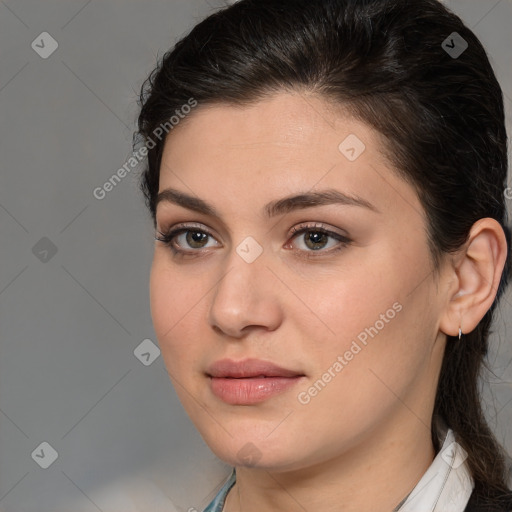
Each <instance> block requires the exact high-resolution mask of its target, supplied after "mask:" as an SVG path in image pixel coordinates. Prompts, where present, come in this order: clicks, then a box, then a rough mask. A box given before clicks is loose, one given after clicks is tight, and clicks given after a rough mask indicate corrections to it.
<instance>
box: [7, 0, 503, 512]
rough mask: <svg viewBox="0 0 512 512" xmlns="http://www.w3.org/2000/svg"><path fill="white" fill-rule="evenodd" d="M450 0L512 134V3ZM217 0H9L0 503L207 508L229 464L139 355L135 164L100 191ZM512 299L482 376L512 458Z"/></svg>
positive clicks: (24, 507) (143, 224)
mask: <svg viewBox="0 0 512 512" xmlns="http://www.w3.org/2000/svg"><path fill="white" fill-rule="evenodd" d="M445 4H447V5H448V6H449V7H451V8H452V9H453V10H455V11H456V12H457V13H458V14H459V15H460V16H461V17H462V18H463V19H464V20H465V21H466V23H467V24H468V25H469V26H470V27H472V28H473V29H474V31H475V32H476V34H477V35H478V36H479V37H480V38H481V40H482V42H483V43H484V46H486V48H487V50H488V52H489V55H490V57H491V59H492V62H493V65H494V68H495V70H496V73H497V75H498V79H499V80H500V82H501V84H502V87H503V90H504V92H505V95H506V100H505V101H506V108H507V123H508V130H509V133H511V132H510V126H511V123H510V119H511V116H510V113H511V111H512V110H511V109H512V101H511V98H512V40H511V33H510V26H511V24H512V1H511V0H500V1H497V0H489V1H487V0H471V1H470V0H458V1H448V2H445ZM221 5H222V2H221V0H217V1H215V0H209V1H206V0H167V1H162V0H146V1H145V2H142V1H141V0H139V1H135V0H125V1H122V2H121V1H120V0H107V1H102V2H100V1H99V0H89V1H88V0H74V1H67V2H64V1H36V0H16V1H14V0H5V1H0V120H1V123H0V240H1V242H0V258H1V260H0V261H1V264H0V350H1V357H0V511H1V512H22V511H23V512H32V511H37V512H59V511H76V512H93V511H98V510H100V511H103V512H114V511H119V512H121V511H122V512H132V511H135V510H137V511H141V510H152V511H153V512H157V511H164V510H165V511H174V510H180V511H185V510H188V509H189V508H191V507H195V508H197V509H198V510H201V508H202V507H204V506H205V505H206V504H207V503H208V502H209V500H210V499H211V498H212V497H213V495H214V494H215V492H216V490H217V489H218V487H219V484H220V483H221V482H222V481H223V479H224V477H225V476H226V475H227V473H228V466H226V465H225V464H224V463H222V462H221V461H219V460H218V459H216V457H215V456H214V455H213V454H212V453H211V452H210V451H209V449H208V447H207V446H206V445H205V444H204V442H203V441H202V439H201V438H200V436H199V434H197V432H196V431H195V428H194V427H193V425H192V424H191V422H190V421H189V420H188V417H187V416H186V415H185V413H184V412H183V410H182V408H181V405H180V404H179V402H178V400H177V397H176V395H175V392H174V390H173V388H172V386H171V384H170V381H169V378H168V375H167V372H166V370H165V367H164V364H163V360H162V357H161V356H160V357H158V358H156V360H154V361H153V362H152V363H151V364H150V365H148V366H146V365H144V364H143V363H142V362H141V361H140V360H139V359H137V358H136V357H135V354H134V351H135V349H136V347H137V346H138V345H139V344H140V343H141V342H142V341H143V340H145V339H150V340H152V341H153V342H154V343H156V338H155V335H154V332H153V328H152V325H151V317H150V311H149V294H148V279H149V269H150V264H151V257H152V247H153V232H152V225H151V222H150V219H149V215H148V214H147V213H146V211H145V207H144V204H143V200H142V197H141V195H140V193H139V191H138V189H137V178H138V172H139V171H140V168H136V169H133V170H132V172H131V173H130V174H129V175H128V176H127V177H126V178H124V180H123V181H122V182H121V183H120V184H118V185H117V186H116V187H115V188H114V190H112V191H111V192H110V193H108V194H107V196H106V197H105V198H104V199H103V200H98V199H96V198H95V197H94V196H93V189H94V188H96V187H101V186H102V184H103V183H104V182H105V181H106V180H108V178H109V177H111V176H112V174H114V173H115V172H116V171H117V169H119V168H120V167H121V166H122V165H123V164H124V163H125V161H126V159H127V157H128V156H129V154H130V152H131V142H132V132H133V129H134V127H135V118H136V114H137V106H136V98H137V93H138V90H139V88H140V85H141V83H142V81H143V80H144V79H145V78H146V76H147V74H148V73H149V72H150V71H151V70H152V69H153V67H154V65H155V63H156V58H157V56H161V55H162V54H163V52H164V51H166V50H167V49H168V48H169V47H170V46H172V44H173V43H174V42H175V41H176V39H177V38H179V37H181V36H182V35H184V34H185V33H186V32H187V31H188V30H189V29H190V28H191V27H192V26H193V25H194V24H195V23H197V22H198V21H199V20H200V19H202V18H203V17H204V16H205V15H207V14H209V13H211V12H213V11H214V10H215V9H217V8H218V7H219V6H221ZM45 31H46V32H49V33H50V34H51V36H52V37H53V38H54V39H55V40H56V41H57V42H58V48H57V50H56V51H55V52H54V53H53V54H52V55H51V56H49V57H48V58H46V59H43V58H42V57H40V56H39V54H38V53H36V51H35V50H34V49H33V48H32V47H31V44H32V42H33V41H34V40H36V42H37V41H40V38H38V36H39V35H40V34H41V33H42V32H45ZM46 41H47V40H46ZM47 42H48V41H47ZM45 48H46V49H48V48H49V46H48V45H47V44H46V43H45ZM461 136H463V135H461ZM511 182H512V181H511ZM41 239H43V240H42V241H41ZM49 241H51V242H49ZM53 246H54V247H55V248H56V251H57V252H56V253H55V254H52V250H51V249H52V247H53ZM34 247H35V249H34ZM44 250H47V251H49V252H47V253H44ZM45 260H46V261H45ZM511 310H512V295H511V293H510V292H508V293H507V294H506V296H505V297H504V299H503V301H502V305H501V308H500V309H499V311H498V315H497V321H496V323H495V332H494V334H493V337H492V343H491V353H490V357H489V362H490V365H491V368H492V372H491V373H489V374H488V375H487V377H486V380H485V382H483V389H484V393H485V394H486V396H488V397H489V403H490V404H491V405H490V408H489V411H488V416H489V418H490V421H491V424H492V426H493V428H494V429H495V431H496V433H497V435H498V438H499V439H500V441H501V442H503V443H504V444H505V445H506V447H507V449H508V451H509V452H511V451H512V385H511V382H512V365H511V364H510V363H511V361H512V348H511V345H512V344H511V343H510V339H511V337H510V325H511V323H510V317H511V315H510V312H511ZM42 442H48V443H49V444H50V445H51V446H52V447H53V448H54V449H55V450H56V451H57V452H58V458H57V459H56V460H55V462H54V463H53V464H52V465H51V466H50V467H48V468H47V469H43V468H41V467H40V466H39V465H38V463H36V461H37V460H38V459H37V457H36V456H32V454H33V452H34V450H36V453H41V452H40V448H38V447H39V445H40V444H41V443H42ZM38 450H39V451H38ZM44 453H45V455H44V457H48V456H49V452H48V450H46V452H44ZM42 459H43V457H40V458H39V460H42Z"/></svg>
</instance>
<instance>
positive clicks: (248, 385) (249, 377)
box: [206, 359, 305, 405]
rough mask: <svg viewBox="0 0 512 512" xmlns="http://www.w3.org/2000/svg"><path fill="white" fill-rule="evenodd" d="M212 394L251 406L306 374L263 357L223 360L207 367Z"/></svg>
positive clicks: (283, 390) (227, 400)
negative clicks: (265, 359)
mask: <svg viewBox="0 0 512 512" xmlns="http://www.w3.org/2000/svg"><path fill="white" fill-rule="evenodd" d="M206 375H207V376H208V377H209V378H210V389H211V391H212V393H213V394H214V395H215V396H217V397H218V398H220V399H221V400H222V401H224V402H226V403H228V404H231V405H252V404H256V403H259V402H263V401H264V400H267V399H268V398H270V397H272V396H275V395H277V394H280V393H283V392H285V391H287V390H288V389H290V388H291V387H293V386H295V385H296V384H297V383H298V382H299V381H300V380H301V379H302V378H304V377H305V375H304V374H303V373H301V372H298V371H295V370H290V369H287V368H282V367H280V366H277V365H275V364H273V363H271V362H269V361H263V360H261V359H244V360H242V361H233V360H231V359H221V360H220V361H216V362H215V363H213V364H212V365H211V366H210V367H209V368H208V370H207V372H206Z"/></svg>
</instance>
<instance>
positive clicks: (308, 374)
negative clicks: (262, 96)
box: [151, 93, 445, 470]
mask: <svg viewBox="0 0 512 512" xmlns="http://www.w3.org/2000/svg"><path fill="white" fill-rule="evenodd" d="M363 144H364V146H363ZM383 144H384V142H383V139H382V138H380V136H379V135H378V133H377V132H376V131H374V130H373V129H371V128H370V127H368V126H367V125H365V124H363V123H361V122H358V121H356V120H354V119H353V118H351V117H349V116H348V115H346V114H343V113H340V112H337V113H335V112H334V110H332V108H329V107H328V104H327V103H325V102H324V101H323V100H321V99H318V98H315V97H313V96H304V95H300V94H290V93H281V94H276V95H274V96H272V97H270V98H269V99H266V100H263V101H261V102H259V103H257V104H254V105H252V106H249V107H243V108H241V107H234V106H228V105H216V106H205V107H201V105H199V107H198V108H197V109H196V110H195V111H194V113H193V114H191V117H190V118H189V119H187V120H186V122H184V123H183V124H182V125H179V126H178V127H177V128H175V129H174V130H173V131H172V132H171V133H170V135H169V136H168V138H167V141H166V145H165V149H164V153H163V158H162V165H161V175H160V188H159V192H160V193H161V194H162V195H161V200H160V201H159V203H158V206H157V214H156V215H157V229H158V231H159V232H161V233H164V234H165V233H168V232H170V231H172V230H174V229H176V228H178V229H183V230H188V231H181V232H178V233H177V234H176V235H175V236H174V237H173V239H172V241H171V242H170V244H171V245H170V246H168V245H166V244H165V243H163V242H161V241H156V242H155V252H154V260H153V266H152V271H151V311H152V317H153V321H154V327H155V331H156V334H157V337H158V341H159V344H160V348H161V350H162V355H163V357H164V360H165V364H166V367H167V369H168V372H169V375H170V377H171V379H172V381H173V383H174V385H175V389H176V392H177V394H178V396H179V398H180V400H181V402H182V404H183V406H184V408H185V409H186V411H187V413H188V414H189V416H190V418H191V419H192V421H193V422H194V424H195V425H196V427H197V429H198V430H199V432H200V433H201V435H202V436H203V438H204V439H205V441H206V442H207V443H208V445H209V446H210V447H211V449H212V450H213V451H214V452H215V453H216V454H217V455H218V456H219V457H220V458H222V459H224V460H225V461H226V462H228V463H230V464H232V465H237V466H243V465H247V466H258V467H261V468H272V469H274V470H289V469H294V468H295V469H297V468H304V467H308V466H311V465H313V464H317V463H321V462H326V461H328V460H331V459H333V458H335V457H340V456H343V455H344V454H348V453H349V451H350V450H352V449H356V448H357V447H362V446H365V447H366V449H371V447H372V443H377V442H379V443H382V442H383V441H384V440H387V441H386V442H390V443H391V441H390V439H392V438H400V437H403V436H404V435H405V432H411V431H414V432H416V433H417V432H420V431H421V432H423V434H424V435H427V433H428V435H430V434H429V430H428V429H429V426H430V417H431V413H432V405H433V399H434V393H435V387H436V380H437V377H438V372H439V365H440V363H441V359H442V350H443V345H444V340H445V337H444V335H442V334H441V333H440V332H439V321H440V317H441V315H442V309H443V301H442V300H441V297H442V294H441V295H439V293H440V292H439V289H438V288H437V287H438V286H441V288H442V285H443V281H442V269H441V278H440V280H436V279H435V278H434V275H433V273H432V267H431V262H430V259H429V252H428V246H427V236H426V222H425V216H424V212H423V209H422V207H421V205H420V202H419V200H418V198H417V195H416V193H415V192H414V190H413V188H412V187H411V186H410V185H408V184H407V183H405V182H404V181H403V180H402V179H400V178H399V177H398V176H397V174H395V173H394V172H393V171H392V168H391V165H390V163H389V162H387V161H386V160H385V158H384V157H383V156H382V154H381V149H382V148H383ZM170 189H172V191H174V192H176V193H170V192H169V191H170ZM165 191H168V192H167V193H166V194H164V192H165ZM178 194H180V195H178ZM180 197H181V199H183V198H185V197H186V198H189V199H187V201H186V203H185V202H183V201H182V200H181V199H179V198H180ZM178 203H181V204H178ZM206 206H207V207H206ZM158 236H160V235H158ZM174 250H176V251H178V252H176V253H175V252H174ZM249 359H251V360H253V361H252V362H253V363H254V360H260V361H263V362H267V363H272V364H274V365H277V366H278V367H280V368H282V369H286V370H288V372H283V371H277V370H276V371H271V370H269V369H268V368H266V367H265V366H264V365H263V366H262V363H258V362H256V363H254V364H253V365H252V366H251V365H250V364H246V365H245V366H244V362H245V363H247V360H249ZM220 360H229V361H230V362H232V363H233V364H234V366H233V367H229V365H228V366H225V365H222V364H221V365H219V366H218V367H217V368H214V369H212V365H214V363H216V362H218V361H220ZM229 361H228V362H229ZM229 370H230V371H229ZM244 371H245V373H244ZM259 374H265V375H267V376H266V377H264V378H257V376H258V375H259ZM212 375H213V376H214V378H213V377H212ZM276 375H277V376H276ZM222 376H224V377H222ZM251 377H252V378H251ZM393 436H394V437H393Z"/></svg>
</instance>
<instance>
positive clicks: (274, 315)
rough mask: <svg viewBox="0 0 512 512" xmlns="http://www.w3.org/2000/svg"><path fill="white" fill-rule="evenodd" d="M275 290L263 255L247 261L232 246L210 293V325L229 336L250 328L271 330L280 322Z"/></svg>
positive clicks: (245, 332) (273, 281) (276, 285)
mask: <svg viewBox="0 0 512 512" xmlns="http://www.w3.org/2000/svg"><path fill="white" fill-rule="evenodd" d="M278 291H279V282H278V280H277V279H276V278H275V276H274V274H273V273H272V271H271V270H270V269H269V268H268V267H267V265H266V262H265V259H264V258H263V257H260V258H258V259H257V260H256V261H254V262H252V263H247V262H246V261H244V260H243V259H242V258H241V257H240V256H239V255H238V254H237V253H236V252H235V251H234V250H233V255H232V257H231V258H230V260H229V266H228V270H227V272H226V273H225V274H224V276H223V277H222V278H221V279H220V280H219V282H218V284H217V285H216V289H215V291H214V294H213V296H212V302H211V305H210V311H209V322H210V325H211V326H212V328H213V329H215V330H216V331H221V332H222V333H224V334H225V335H226V336H229V337H231V338H243V337H244V336H245V335H246V334H247V332H248V331H250V330H252V329H253V328H260V329H263V330H268V331H273V330H275V329H277V328H278V327H279V325H280V324H281V322H282V305H281V303H280V301H279V298H278V295H277V292H278Z"/></svg>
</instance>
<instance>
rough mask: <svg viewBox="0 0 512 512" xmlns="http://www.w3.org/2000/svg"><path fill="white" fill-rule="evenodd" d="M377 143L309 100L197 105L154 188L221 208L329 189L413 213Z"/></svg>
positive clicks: (374, 136)
mask: <svg viewBox="0 0 512 512" xmlns="http://www.w3.org/2000/svg"><path fill="white" fill-rule="evenodd" d="M384 143H385V142H384V139H383V137H382V136H381V135H380V134H379V133H378V132H377V131H375V130H374V129H373V128H371V127H370V126H368V125H366V124H365V123H363V122H361V121H359V120H356V119H354V118H353V117H351V116H350V115H348V113H347V112H346V111H344V110H343V109H342V108H341V107H338V108H335V107H334V106H333V105H332V104H330V103H327V102H326V101H325V100H322V99H320V98H318V97H314V96H311V95H309V96H308V95H305V94H301V93H280V94H276V95H274V96H271V97H269V98H267V99H265V100H262V101H260V102H257V103H254V104H251V105H249V106H243V107H240V106H234V105H228V104H214V105H199V106H198V108H196V109H195V111H194V112H193V114H191V115H190V117H189V118H188V119H186V120H185V122H183V123H182V124H181V125H178V126H177V127H176V128H175V129H174V130H173V131H172V132H171V133H170V134H169V135H168V137H167V140H166V143H165V146H164V152H163V156H162V165H161V171H160V187H159V188H160V191H162V190H163V189H165V188H167V187H172V188H175V189H181V190H182V191H184V192H187V193H189V194H192V195H198V196H207V197H212V198H213V199H215V198H217V199H219V201H221V202H222V201H223V200H224V201H228V200H231V201H236V200H237V198H239V199H242V198H243V197H245V198H246V200H247V201H248V202H251V201H253V202H254V205H255V206H256V203H258V204H260V203H261V200H262V198H263V197H265V198H266V199H271V198H275V199H277V198H279V197H281V196H285V195H289V194H292V193H296V192H303V191H309V190H314V189H320V188H328V187H332V188H337V189H338V190H340V191H342V192H344V193H347V194H352V195H357V196H361V197H365V198H367V199H368V201H369V202H371V203H373V204H374V205H375V206H376V207H377V208H378V209H389V207H397V206H401V207H403V208H408V209H411V208H412V209H416V210H417V211H418V212H420V211H421V206H420V203H419V201H418V198H417V196H416V193H415V192H414V190H413V189H412V188H411V187H410V185H408V184H406V183H405V182H404V181H403V180H402V179H401V178H399V177H398V175H397V173H396V172H395V171H394V170H393V169H392V167H391V164H390V163H389V162H388V161H387V160H386V158H385V157H384V156H383V149H384V148H383V145H384ZM256 200H257V201H256ZM260 206H261V204H260Z"/></svg>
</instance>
